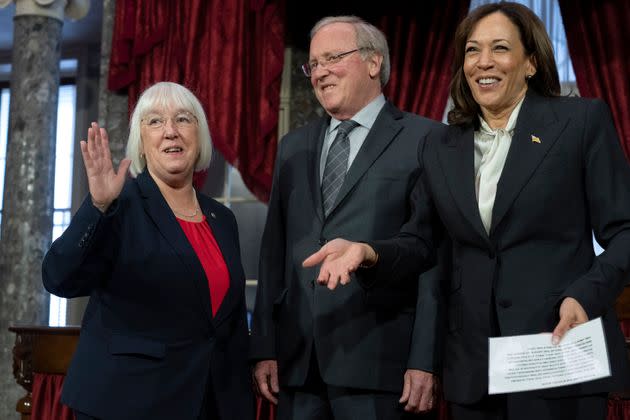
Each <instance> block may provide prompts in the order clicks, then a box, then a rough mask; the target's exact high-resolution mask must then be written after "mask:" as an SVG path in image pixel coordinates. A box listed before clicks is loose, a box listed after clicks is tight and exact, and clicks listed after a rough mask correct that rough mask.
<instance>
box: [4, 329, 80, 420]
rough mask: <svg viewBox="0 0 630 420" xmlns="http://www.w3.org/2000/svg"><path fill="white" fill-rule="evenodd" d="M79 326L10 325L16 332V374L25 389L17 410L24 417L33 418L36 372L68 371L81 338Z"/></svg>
mask: <svg viewBox="0 0 630 420" xmlns="http://www.w3.org/2000/svg"><path fill="white" fill-rule="evenodd" d="M79 330H80V329H79V327H43V326H36V325H11V326H10V327H9V331H11V332H14V333H15V334H16V336H15V345H14V346H13V376H14V377H15V380H16V382H17V383H18V384H20V385H21V386H22V388H24V389H25V390H26V395H24V396H23V397H22V398H20V399H19V401H18V402H17V405H16V408H15V410H16V411H17V412H18V413H20V415H21V416H22V417H21V419H22V420H30V418H31V408H32V392H33V373H49V374H50V373H52V374H65V373H66V371H67V370H68V366H69V365H70V360H71V359H72V355H73V354H74V350H75V348H76V346H77V343H78V341H79Z"/></svg>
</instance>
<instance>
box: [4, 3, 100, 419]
mask: <svg viewBox="0 0 630 420" xmlns="http://www.w3.org/2000/svg"><path fill="white" fill-rule="evenodd" d="M9 3H10V1H8V0H2V1H0V6H6V5H7V4H9ZM88 4H89V0H54V1H51V0H18V1H16V10H15V18H14V35H13V57H12V70H11V105H10V109H9V137H8V148H7V162H6V172H5V187H4V201H3V214H2V231H1V234H0V418H3V419H11V418H16V417H17V413H16V412H15V403H16V402H17V400H18V398H19V396H20V389H19V388H18V386H17V384H16V383H15V381H14V379H13V373H12V372H11V366H12V355H11V349H12V348H13V344H14V340H15V336H14V335H13V334H10V333H9V332H8V330H7V328H8V324H9V323H12V322H26V323H41V324H47V323H48V301H49V296H48V293H46V292H45V290H44V288H43V286H42V279H41V262H42V258H43V256H44V253H45V252H46V250H47V249H48V247H49V246H50V242H51V234H52V216H53V192H54V191H53V190H54V170H55V161H54V159H55V134H56V119H57V101H58V90H59V59H60V50H61V28H62V25H63V18H64V15H67V16H69V17H71V18H80V17H83V16H85V14H86V13H87V6H88Z"/></svg>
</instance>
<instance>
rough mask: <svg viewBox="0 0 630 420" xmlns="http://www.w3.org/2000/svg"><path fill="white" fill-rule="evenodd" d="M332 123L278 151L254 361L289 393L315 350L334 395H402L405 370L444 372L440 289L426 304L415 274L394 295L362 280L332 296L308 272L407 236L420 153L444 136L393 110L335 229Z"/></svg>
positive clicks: (369, 144)
mask: <svg viewBox="0 0 630 420" xmlns="http://www.w3.org/2000/svg"><path fill="white" fill-rule="evenodd" d="M329 123H330V119H329V118H322V119H320V120H319V121H317V122H314V123H311V124H309V125H307V126H305V127H302V128H299V129H297V130H294V131H292V132H291V133H289V134H288V135H287V136H286V137H285V138H284V139H283V140H282V141H281V143H280V147H279V151H278V155H277V159H276V166H275V173H274V180H273V187H272V192H271V199H270V202H269V210H268V215H267V222H266V226H265V230H264V234H263V239H262V250H261V256H260V268H259V281H258V291H257V297H256V306H255V310H254V316H253V322H252V341H251V353H250V354H251V358H252V359H254V360H261V359H276V360H277V361H278V367H279V377H280V383H281V385H292V386H299V385H302V384H303V383H304V380H305V378H306V374H307V371H308V367H309V360H310V357H311V350H312V349H313V346H314V347H315V349H316V354H317V357H318V361H319V366H320V370H321V374H322V378H323V379H324V381H325V382H326V383H327V384H330V385H336V386H343V387H353V388H363V389H376V390H388V391H392V392H400V391H401V390H402V385H403V375H404V372H405V370H406V369H407V368H416V369H423V370H426V371H434V370H435V369H436V359H437V357H438V355H437V354H436V352H435V351H434V348H435V341H436V334H437V328H436V323H437V322H438V321H439V318H438V317H437V316H436V313H435V310H434V309H435V305H434V303H435V300H434V296H433V289H432V285H431V281H433V280H434V277H431V276H428V278H429V280H427V281H425V282H423V283H422V284H423V285H424V287H421V288H420V294H419V293H418V290H419V288H418V284H419V280H418V275H417V274H416V275H415V276H408V277H407V278H405V279H404V281H400V282H396V283H394V282H391V281H390V278H389V277H388V276H385V277H383V278H381V279H380V280H381V284H380V285H374V284H373V283H374V281H373V280H372V279H370V278H368V277H363V276H362V274H361V272H359V273H358V278H357V277H355V278H354V279H353V281H352V282H350V284H348V285H346V286H341V287H339V288H337V289H336V290H334V291H330V290H328V289H327V288H326V287H323V286H319V285H317V284H315V282H314V280H315V278H316V276H317V270H318V268H310V269H305V268H302V261H303V260H304V259H305V258H306V257H308V256H309V255H310V254H312V253H313V252H315V251H317V250H318V249H319V248H320V246H321V245H322V244H324V243H325V242H326V241H327V240H329V239H333V238H336V237H340V236H341V237H345V238H349V239H354V240H359V241H365V240H369V239H376V238H387V237H390V236H392V235H394V234H395V233H396V232H398V230H399V229H400V227H401V226H402V225H403V223H404V222H405V221H406V220H407V219H408V217H409V215H410V213H411V208H410V200H409V194H410V192H411V190H412V188H413V186H414V184H415V182H416V179H417V178H418V176H419V174H420V172H419V162H418V160H417V156H418V149H419V147H420V145H421V144H422V143H424V142H431V141H433V142H435V141H439V139H440V137H441V136H442V135H443V134H444V133H445V128H446V127H445V126H444V125H442V124H440V123H437V122H435V121H431V120H427V119H425V118H421V117H419V116H417V115H412V114H407V113H403V112H401V111H400V110H398V109H396V108H395V107H394V106H393V105H391V104H389V103H387V104H386V105H385V106H384V108H383V109H382V110H381V112H380V114H379V116H378V118H377V119H376V121H375V123H374V125H373V126H372V129H371V130H370V132H369V134H368V136H367V138H366V139H365V142H364V143H363V145H362V147H361V149H360V151H359V153H358V155H357V156H356V158H355V160H354V161H353V163H352V165H351V167H350V168H349V170H348V173H347V175H346V178H345V181H344V184H343V186H342V187H341V190H340V192H339V195H338V197H337V202H336V204H335V207H334V209H333V210H332V211H331V213H330V214H329V216H328V217H327V218H325V217H324V214H323V209H322V197H321V187H320V185H321V183H320V179H321V176H320V156H321V150H322V144H323V140H324V136H325V132H326V129H327V128H328V126H329ZM360 271H361V270H360ZM418 296H420V297H419V298H418ZM417 311H418V312H417ZM414 328H415V332H414Z"/></svg>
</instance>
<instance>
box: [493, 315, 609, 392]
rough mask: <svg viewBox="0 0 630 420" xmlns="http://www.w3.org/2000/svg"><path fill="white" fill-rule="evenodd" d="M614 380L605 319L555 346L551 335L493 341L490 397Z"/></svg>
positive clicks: (569, 334)
mask: <svg viewBox="0 0 630 420" xmlns="http://www.w3.org/2000/svg"><path fill="white" fill-rule="evenodd" d="M606 376H610V363H609V361H608V352H607V350H606V341H605V339H604V329H603V326H602V320H601V318H595V319H593V320H591V321H589V322H586V323H584V324H581V325H578V326H577V327H575V328H572V329H570V330H569V331H568V332H567V333H566V334H565V336H564V337H563V338H562V340H561V341H560V344H558V345H556V346H554V345H553V344H551V333H545V334H531V335H516V336H512V337H497V338H490V352H489V364H488V379H489V381H488V393H489V394H502V393H505V392H518V391H529V390H534V389H544V388H552V387H556V386H563V385H571V384H576V383H579V382H586V381H591V380H593V379H599V378H604V377H606Z"/></svg>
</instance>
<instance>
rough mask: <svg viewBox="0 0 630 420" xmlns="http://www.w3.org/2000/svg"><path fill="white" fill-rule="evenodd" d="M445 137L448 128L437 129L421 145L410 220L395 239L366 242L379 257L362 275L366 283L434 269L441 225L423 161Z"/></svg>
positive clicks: (398, 279) (413, 274) (411, 199)
mask: <svg viewBox="0 0 630 420" xmlns="http://www.w3.org/2000/svg"><path fill="white" fill-rule="evenodd" d="M444 135H445V126H444V127H440V128H435V129H432V130H431V132H430V133H429V134H428V135H427V136H426V137H425V138H424V139H423V141H421V142H420V145H419V147H418V162H419V166H420V175H419V177H418V179H417V181H416V184H415V186H414V188H413V190H412V191H411V194H410V198H409V201H410V216H409V219H408V220H407V222H405V224H404V225H403V226H402V227H401V229H400V231H399V232H398V234H397V235H396V236H394V237H392V238H390V239H385V240H375V241H368V242H367V243H368V244H369V245H370V246H371V247H372V248H373V249H374V250H375V251H376V253H377V254H378V255H379V260H378V262H377V264H376V265H375V266H374V267H373V268H371V269H368V270H364V271H365V273H362V275H363V276H364V277H365V278H366V279H368V280H367V282H370V283H372V282H373V281H378V279H388V281H392V282H396V281H400V279H405V278H409V277H410V276H414V277H417V276H419V275H420V273H422V272H424V271H426V270H428V269H429V268H431V267H433V266H434V265H435V255H436V246H435V242H436V236H435V235H436V233H439V232H441V225H440V224H439V218H438V217H437V214H436V210H435V207H434V204H433V200H432V196H431V191H430V187H429V183H428V178H427V174H426V172H425V165H424V160H425V159H427V155H430V153H429V152H428V149H429V148H430V144H431V143H434V142H439V141H442V138H443V136H444Z"/></svg>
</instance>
